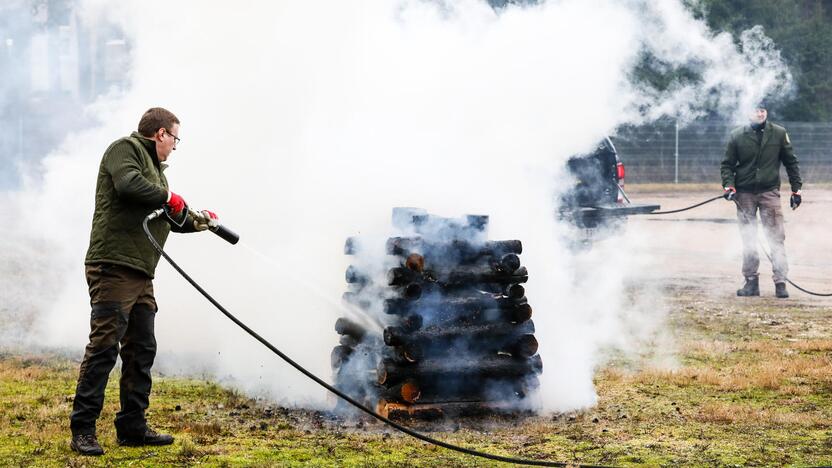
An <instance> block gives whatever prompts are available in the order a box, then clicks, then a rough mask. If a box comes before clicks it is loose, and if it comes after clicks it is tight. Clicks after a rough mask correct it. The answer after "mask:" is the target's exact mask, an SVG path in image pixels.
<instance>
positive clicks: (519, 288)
mask: <svg viewBox="0 0 832 468" xmlns="http://www.w3.org/2000/svg"><path fill="white" fill-rule="evenodd" d="M503 295H505V296H506V297H508V298H510V299H520V298H522V297H525V296H526V288H524V287H523V285H522V284H510V285H508V286H506V288H505V291H504V292H503Z"/></svg>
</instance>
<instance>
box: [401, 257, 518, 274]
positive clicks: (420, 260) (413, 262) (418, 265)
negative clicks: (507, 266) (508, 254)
mask: <svg viewBox="0 0 832 468" xmlns="http://www.w3.org/2000/svg"><path fill="white" fill-rule="evenodd" d="M518 260H519V259H518ZM404 267H405V268H407V269H408V270H413V271H416V272H419V273H421V272H422V271H424V269H425V257H423V256H421V255H419V254H417V253H412V254H410V255H408V256H407V258H406V259H405V261H404Z"/></svg>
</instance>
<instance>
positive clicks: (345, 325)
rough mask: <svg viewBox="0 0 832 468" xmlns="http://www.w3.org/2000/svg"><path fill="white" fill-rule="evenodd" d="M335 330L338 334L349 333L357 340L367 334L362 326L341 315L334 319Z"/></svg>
mask: <svg viewBox="0 0 832 468" xmlns="http://www.w3.org/2000/svg"><path fill="white" fill-rule="evenodd" d="M335 331H336V332H338V334H339V335H349V336H351V337H353V338H355V339H356V340H358V341H361V340H362V339H363V338H364V336H365V335H367V329H366V328H365V327H364V326H362V325H360V324H358V323H355V322H353V321H352V320H350V319H348V318H346V317H341V318H339V319H338V320H336V321H335Z"/></svg>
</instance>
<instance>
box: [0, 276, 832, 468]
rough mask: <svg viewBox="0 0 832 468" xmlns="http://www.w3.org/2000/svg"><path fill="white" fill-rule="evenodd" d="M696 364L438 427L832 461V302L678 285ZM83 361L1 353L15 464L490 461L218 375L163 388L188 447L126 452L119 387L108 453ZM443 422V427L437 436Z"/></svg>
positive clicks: (614, 374) (164, 404) (487, 439)
mask: <svg viewBox="0 0 832 468" xmlns="http://www.w3.org/2000/svg"><path fill="white" fill-rule="evenodd" d="M671 292H672V293H673V294H671V296H673V297H674V299H673V302H674V303H673V306H674V307H673V309H674V312H673V314H672V317H671V324H672V326H673V328H674V330H675V331H676V336H677V338H678V340H679V349H680V350H681V352H680V353H681V354H680V356H679V358H680V360H681V362H682V365H681V366H680V367H679V368H677V369H675V370H672V371H670V370H659V369H651V368H644V367H643V366H640V365H639V363H637V362H631V361H624V360H618V361H616V362H615V365H609V366H607V367H605V368H603V369H601V370H600V371H599V372H598V374H597V377H596V385H597V388H598V393H599V396H600V398H599V404H598V406H597V407H595V408H593V409H591V410H588V411H584V412H578V413H574V414H563V415H556V416H554V417H547V418H543V417H533V418H518V419H507V418H501V419H471V420H463V421H458V422H457V423H455V425H454V427H440V428H436V427H433V428H431V427H425V426H422V427H420V429H423V430H431V433H432V434H433V435H434V436H436V437H439V438H441V439H443V440H447V441H451V442H454V443H458V444H462V445H465V446H468V447H473V448H479V449H485V450H488V451H490V452H493V453H499V454H514V455H519V456H523V457H529V458H547V459H553V460H562V461H569V462H573V463H597V464H611V465H628V464H646V465H680V464H683V465H700V466H715V465H790V464H793V465H803V466H805V465H829V464H830V463H832V339H829V338H828V337H829V336H830V331H832V330H831V329H832V310H830V309H829V308H828V307H825V306H817V305H807V304H803V303H801V302H798V301H786V302H783V301H779V302H778V301H777V300H776V299H769V298H754V299H747V300H732V301H730V305H728V306H726V305H725V304H717V303H714V302H709V301H708V300H702V299H701V298H700V296H699V295H698V292H697V290H696V289H695V288H691V287H687V288H681V289H679V290H676V291H671ZM76 370H77V362H72V361H69V360H66V359H64V358H59V357H55V356H31V355H22V354H16V353H6V354H3V355H2V358H0V401H2V403H0V421H2V424H0V465H2V466H107V465H113V464H130V465H131V466H158V465H165V464H169V465H182V464H207V465H209V466H232V465H255V466H257V465H260V466H303V465H313V466H412V465H420V466H480V465H482V464H483V461H481V460H478V459H474V458H471V457H467V456H464V455H458V454H455V453H452V452H448V451H446V450H444V449H437V448H433V447H430V446H427V445H425V444H424V443H422V442H418V441H414V440H412V439H410V438H408V437H405V436H402V435H399V434H397V433H393V432H391V431H390V430H388V429H386V428H384V427H381V426H379V425H377V424H375V423H370V422H363V421H358V422H356V421H341V420H338V419H335V418H334V417H332V416H331V415H328V414H325V413H318V412H311V411H303V410H288V409H283V408H276V407H271V406H269V405H268V402H263V401H254V400H250V399H248V398H246V397H244V396H242V395H240V394H239V393H236V392H234V391H230V390H227V389H223V388H221V387H219V386H217V385H215V384H213V383H210V382H204V381H195V380H185V379H177V378H158V379H157V380H156V382H155V387H154V393H153V402H152V408H151V410H152V411H151V413H150V415H149V418H150V421H151V422H152V424H153V425H154V426H155V427H156V428H158V429H160V430H163V431H170V432H171V433H173V434H174V435H175V436H176V437H177V442H176V443H175V444H174V445H173V446H169V447H161V448H122V447H118V446H117V445H116V443H115V440H114V433H113V428H112V419H113V416H114V413H115V411H116V405H117V399H116V395H117V388H116V387H114V386H113V385H112V384H113V383H114V382H115V381H116V379H115V378H113V379H111V387H110V388H109V391H108V398H107V401H106V407H105V410H104V414H103V417H102V420H101V421H100V424H99V433H100V438H101V441H102V443H103V445H104V448H105V450H106V451H107V454H106V455H105V456H104V457H101V458H97V459H90V458H82V457H78V456H75V455H74V454H73V453H72V452H71V451H70V450H69V447H68V430H67V416H68V414H69V411H70V408H71V399H72V394H73V387H74V379H75V376H76ZM437 429H438V430H437Z"/></svg>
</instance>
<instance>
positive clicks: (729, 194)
mask: <svg viewBox="0 0 832 468" xmlns="http://www.w3.org/2000/svg"><path fill="white" fill-rule="evenodd" d="M735 196H737V189H735V188H734V187H725V193H724V194H722V198H724V199H726V200H728V201H733V200H734V197H735Z"/></svg>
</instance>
